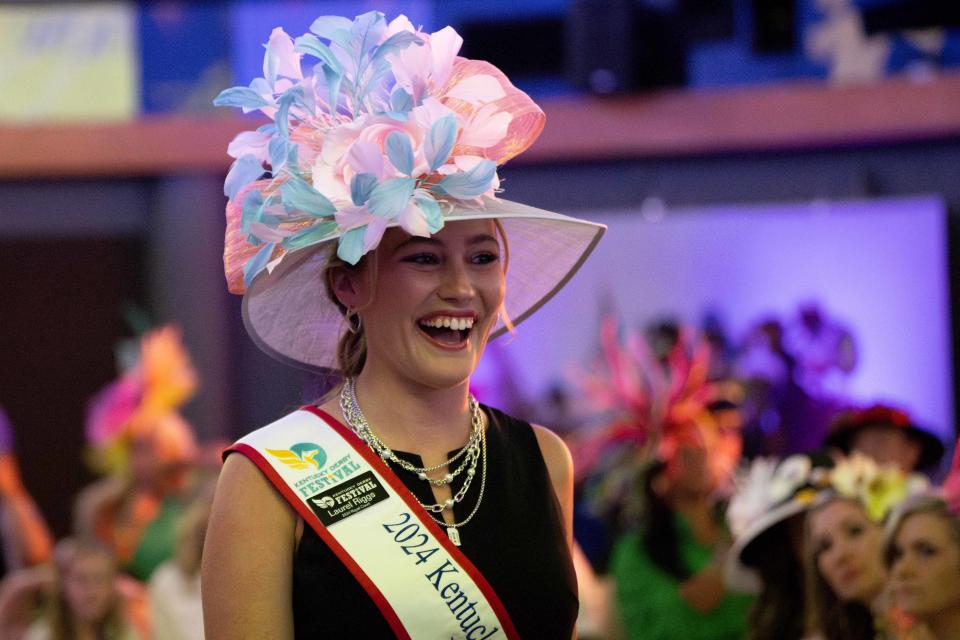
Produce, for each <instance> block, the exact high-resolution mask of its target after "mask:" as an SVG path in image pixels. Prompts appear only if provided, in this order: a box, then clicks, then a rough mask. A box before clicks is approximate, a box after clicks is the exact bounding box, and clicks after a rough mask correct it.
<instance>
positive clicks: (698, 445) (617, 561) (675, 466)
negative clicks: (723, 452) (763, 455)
mask: <svg viewBox="0 0 960 640" xmlns="http://www.w3.org/2000/svg"><path fill="white" fill-rule="evenodd" d="M671 431H673V433H671V434H670V435H669V436H668V437H667V438H665V439H664V444H665V446H663V447H661V455H659V456H658V459H656V460H655V461H653V462H652V463H651V465H650V466H649V468H648V469H647V471H646V472H645V473H644V474H642V475H641V491H642V493H643V503H644V506H643V508H642V512H641V517H640V525H639V527H638V528H637V529H636V530H634V531H631V532H629V533H627V534H626V535H624V536H623V537H621V538H620V540H619V541H618V542H617V543H616V545H615V547H614V550H613V555H612V558H611V562H610V570H611V575H612V576H613V578H614V582H615V588H616V602H617V608H618V610H619V612H620V615H621V618H622V620H623V627H624V630H625V632H626V635H627V637H628V638H631V639H633V638H637V639H639V638H645V639H650V640H657V639H668V638H688V639H696V638H704V639H707V638H709V639H712V640H722V639H724V638H730V639H733V638H741V637H743V634H744V632H745V625H744V619H745V616H746V613H747V610H748V609H749V606H750V603H751V601H752V598H751V597H750V596H746V595H743V594H735V593H730V592H729V591H728V590H727V587H726V585H725V583H724V580H723V565H724V558H725V553H726V550H727V549H728V547H729V544H730V541H729V538H728V534H727V532H726V530H725V529H724V527H723V520H722V516H721V514H720V509H719V505H718V503H717V494H716V491H717V487H718V479H717V478H716V476H715V475H714V474H713V473H712V472H711V465H710V461H709V455H710V454H709V450H708V448H707V447H705V446H704V445H703V440H702V437H701V436H700V434H699V433H698V431H699V429H698V428H697V427H695V426H693V425H689V424H688V425H684V426H679V425H678V427H677V428H674V429H672V430H671Z"/></svg>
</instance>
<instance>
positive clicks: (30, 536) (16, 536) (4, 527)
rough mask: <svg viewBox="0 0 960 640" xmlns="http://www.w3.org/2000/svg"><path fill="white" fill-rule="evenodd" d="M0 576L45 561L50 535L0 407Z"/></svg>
mask: <svg viewBox="0 0 960 640" xmlns="http://www.w3.org/2000/svg"><path fill="white" fill-rule="evenodd" d="M0 547H2V553H0V578H2V577H3V576H4V575H6V574H7V573H8V572H10V571H16V570H17V569H20V568H23V567H28V566H32V565H37V564H41V563H44V562H46V561H48V560H49V559H50V556H51V553H52V552H53V536H52V535H51V534H50V530H49V528H48V527H47V523H46V521H45V520H44V519H43V515H42V514H41V513H40V510H39V509H38V508H37V505H36V503H35V502H34V501H33V498H32V497H31V496H30V494H29V492H28V491H27V489H26V487H25V486H24V485H23V481H22V479H21V478H20V468H19V465H18V464H17V458H16V453H15V452H14V450H13V425H12V424H11V423H10V420H9V419H8V418H7V415H6V413H4V411H3V408H2V407H0Z"/></svg>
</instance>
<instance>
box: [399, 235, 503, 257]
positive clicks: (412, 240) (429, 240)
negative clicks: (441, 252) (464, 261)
mask: <svg viewBox="0 0 960 640" xmlns="http://www.w3.org/2000/svg"><path fill="white" fill-rule="evenodd" d="M484 242H492V243H494V244H498V242H497V239H496V238H495V237H494V236H492V235H490V234H489V233H481V234H477V235H475V236H471V237H470V238H467V242H466V244H467V245H468V246H472V245H475V244H482V243H484ZM417 243H426V244H429V245H433V246H437V247H443V246H445V245H444V243H443V242H442V241H440V240H437V239H436V238H433V237H427V236H410V237H409V238H407V239H406V240H404V241H403V242H401V243H400V244H398V245H397V246H396V247H394V248H393V253H396V252H397V251H400V250H401V249H405V248H407V247H409V246H410V245H412V244H417Z"/></svg>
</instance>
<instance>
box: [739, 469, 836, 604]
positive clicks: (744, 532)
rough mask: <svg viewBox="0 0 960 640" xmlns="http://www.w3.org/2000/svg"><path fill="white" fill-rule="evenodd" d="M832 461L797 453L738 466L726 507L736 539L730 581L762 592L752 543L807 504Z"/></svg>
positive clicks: (825, 480) (813, 498)
mask: <svg viewBox="0 0 960 640" xmlns="http://www.w3.org/2000/svg"><path fill="white" fill-rule="evenodd" d="M832 465H833V460H831V459H830V458H829V457H828V456H815V455H807V454H797V455H793V456H790V457H788V458H785V459H784V460H782V461H778V460H776V459H774V458H755V459H754V460H753V462H752V463H751V464H750V467H749V468H747V469H744V470H743V471H741V473H740V474H739V475H738V477H737V480H736V490H735V492H734V494H733V498H732V499H731V500H730V504H729V506H728V507H727V512H726V517H727V525H728V526H729V527H730V533H731V535H732V536H733V539H734V540H733V546H732V547H731V549H730V553H729V554H728V555H727V559H726V564H725V566H724V579H725V580H726V582H727V584H728V586H730V587H731V588H732V589H735V590H737V591H743V592H746V593H758V592H759V591H760V587H761V584H760V578H759V577H758V575H757V573H756V571H755V570H754V569H752V568H751V565H750V562H749V560H748V558H749V556H750V545H751V544H752V543H753V542H754V541H756V540H757V538H759V537H760V536H761V535H762V534H763V533H764V532H765V531H768V530H769V529H770V528H771V527H773V526H774V525H776V524H778V523H780V522H783V521H785V520H787V519H788V518H791V517H793V516H795V515H797V514H799V513H803V512H804V511H806V510H807V509H809V508H810V507H811V506H812V505H813V504H814V502H815V501H816V498H817V495H818V493H819V491H820V490H821V489H822V488H823V487H824V486H827V485H828V484H829V475H828V474H829V473H830V468H831V467H832Z"/></svg>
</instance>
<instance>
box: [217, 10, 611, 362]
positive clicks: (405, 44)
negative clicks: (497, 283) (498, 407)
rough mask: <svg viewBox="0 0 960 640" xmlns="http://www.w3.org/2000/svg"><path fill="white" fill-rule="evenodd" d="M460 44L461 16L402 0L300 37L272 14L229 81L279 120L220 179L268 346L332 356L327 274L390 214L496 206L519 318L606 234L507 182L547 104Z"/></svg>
mask: <svg viewBox="0 0 960 640" xmlns="http://www.w3.org/2000/svg"><path fill="white" fill-rule="evenodd" d="M461 44H462V39H461V38H460V36H459V35H458V34H457V33H456V31H454V30H453V29H452V28H450V27H446V28H444V29H441V30H439V31H436V32H434V33H429V34H428V33H425V32H422V31H420V30H418V29H415V28H414V27H413V25H412V24H411V23H410V21H409V20H407V18H406V17H404V16H399V17H397V18H396V19H394V20H393V21H391V22H389V23H388V22H387V21H386V20H385V18H384V16H383V14H381V13H379V12H369V13H366V14H363V15H361V16H358V17H357V18H356V19H354V20H352V21H351V20H348V19H346V18H341V17H337V16H324V17H321V18H318V19H317V20H316V21H314V23H313V24H312V25H311V27H310V33H307V34H304V35H302V36H300V37H299V38H297V39H296V40H293V39H292V38H290V36H288V35H287V34H286V33H284V32H283V30H282V29H279V28H278V29H274V30H273V32H272V34H271V36H270V39H269V42H268V43H267V45H266V53H265V54H264V65H263V68H264V77H262V78H256V79H254V80H253V82H251V83H250V85H249V86H247V87H233V88H231V89H227V90H226V91H223V92H222V93H221V94H220V95H219V96H218V97H217V99H216V101H215V104H217V105H220V106H233V107H241V108H243V109H244V111H255V110H259V111H261V112H263V113H264V114H265V115H267V116H268V117H269V118H270V119H271V120H273V121H274V122H273V123H269V124H266V125H264V126H261V127H260V128H259V129H257V130H256V131H247V132H243V133H241V134H239V135H238V136H237V137H236V138H235V139H234V141H233V142H232V143H231V144H230V147H229V148H228V153H229V154H230V155H232V156H233V157H235V158H236V161H235V162H234V163H233V165H232V167H231V169H230V173H229V174H228V175H227V180H226V183H225V188H224V193H225V194H226V195H227V196H228V198H229V202H228V204H227V232H226V243H225V249H224V269H225V272H226V276H227V281H228V286H229V288H230V290H231V291H232V292H233V293H239V294H244V303H243V315H244V322H245V324H246V326H247V329H248V331H249V332H250V334H251V336H252V337H253V339H254V341H255V342H256V343H257V344H258V345H259V346H260V347H261V348H262V349H263V350H265V351H266V352H267V353H269V354H270V355H273V356H275V357H277V358H279V359H280V360H282V361H284V362H288V363H290V364H295V365H300V366H305V367H307V368H311V369H327V368H332V367H334V366H335V352H336V345H337V342H338V340H339V337H340V336H341V335H342V333H343V332H344V331H346V330H347V325H346V322H345V321H344V319H343V317H342V313H341V311H340V310H339V309H338V308H337V306H336V305H335V304H333V303H332V302H331V301H330V300H328V299H327V296H326V293H325V288H324V280H323V278H322V273H323V271H324V269H325V267H326V265H327V263H328V261H329V259H330V256H331V255H333V253H334V247H335V249H336V251H335V252H336V255H337V256H338V257H339V258H340V259H342V260H344V261H345V262H347V263H350V264H357V263H358V262H359V260H360V259H361V258H362V257H363V255H365V254H366V253H367V252H369V251H372V250H373V249H375V248H376V246H377V245H378V244H379V242H380V240H381V238H382V236H383V233H384V231H385V230H386V229H387V228H390V227H395V226H399V227H401V228H402V229H403V230H404V231H406V232H407V233H409V234H411V235H419V236H429V235H431V234H434V233H437V232H438V231H439V230H440V229H441V228H442V227H443V226H444V225H445V224H449V223H451V222H458V221H465V220H477V219H496V220H498V221H499V223H500V225H501V226H502V229H503V231H504V234H505V236H506V241H507V243H508V245H509V252H510V253H509V266H508V271H507V275H506V282H507V293H506V298H505V301H504V310H505V312H506V315H507V317H508V318H509V320H510V321H511V322H513V323H514V324H516V323H518V322H521V321H522V320H523V319H524V318H526V317H527V316H529V315H530V314H531V313H533V312H534V311H535V310H536V309H537V308H539V307H540V306H541V305H542V304H543V303H545V302H546V301H547V300H548V299H550V297H552V296H553V295H554V294H555V293H556V292H557V291H558V290H559V289H560V288H561V287H562V286H563V285H564V284H565V283H566V281H567V280H568V279H569V278H570V277H572V276H573V274H574V273H575V272H576V271H577V269H578V268H579V267H580V265H581V264H582V263H583V261H584V260H585V259H586V257H587V255H589V253H590V252H591V251H592V250H593V248H594V246H595V245H596V243H597V242H598V241H599V239H600V237H601V236H602V235H603V232H604V230H605V227H604V226H603V225H600V224H595V223H591V222H587V221H583V220H578V219H576V218H571V217H568V216H564V215H561V214H558V213H554V212H551V211H545V210H543V209H537V208H535V207H530V206H526V205H522V204H519V203H515V202H510V201H507V200H503V199H500V198H499V197H497V194H498V192H499V185H500V180H499V177H498V175H497V168H498V166H499V165H501V164H503V163H504V162H506V161H507V160H509V159H510V158H512V157H514V156H516V155H517V154H519V153H521V152H522V151H524V150H525V149H526V148H528V147H529V146H530V145H531V144H532V143H533V141H534V140H535V139H536V138H537V136H538V135H539V134H540V131H541V130H542V129H543V125H544V122H545V116H544V114H543V111H542V110H541V109H540V108H539V107H538V106H537V105H536V104H535V103H534V102H533V100H531V99H530V97H529V96H527V95H526V94H525V93H523V92H522V91H520V90H519V89H517V88H516V87H514V86H513V85H512V84H511V83H510V81H509V80H508V79H507V77H506V76H505V75H504V74H503V73H502V72H501V71H500V70H498V69H497V68H496V67H494V66H493V65H491V64H489V63H487V62H483V61H479V60H468V59H465V58H461V57H458V56H457V55H456V54H457V52H458V51H459V49H460V45H461ZM304 56H309V57H312V58H315V59H316V61H317V62H316V64H311V65H309V67H308V68H307V67H305V65H304V63H305V60H304ZM264 174H267V175H266V176H265V175H264ZM505 328H506V327H505V326H504V325H503V322H502V321H500V322H499V324H498V325H497V326H496V327H495V328H494V332H493V336H496V335H499V334H501V333H503V331H504V330H505Z"/></svg>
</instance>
